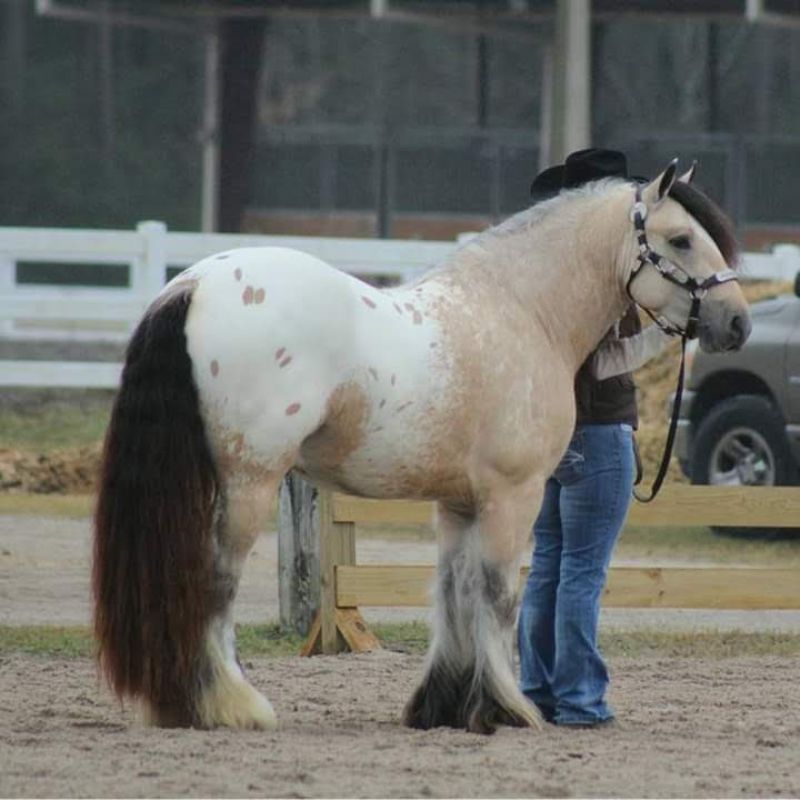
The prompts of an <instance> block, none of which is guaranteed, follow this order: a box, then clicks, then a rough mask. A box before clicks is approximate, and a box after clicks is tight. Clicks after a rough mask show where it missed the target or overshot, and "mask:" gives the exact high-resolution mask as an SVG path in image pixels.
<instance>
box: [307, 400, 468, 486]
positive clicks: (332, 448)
mask: <svg viewBox="0 0 800 800" xmlns="http://www.w3.org/2000/svg"><path fill="white" fill-rule="evenodd" d="M398 408H401V410H400V411H399V412H398V411H397V409H389V410H387V415H386V416H384V417H381V416H379V415H376V416H372V415H371V416H370V418H369V419H368V420H367V422H366V425H365V427H364V428H363V435H361V436H360V437H359V439H358V441H354V440H353V438H352V435H351V434H349V433H345V434H343V433H342V430H341V428H340V427H339V426H333V427H325V426H323V427H322V428H321V429H320V430H319V431H317V432H315V433H314V434H312V436H310V437H309V438H308V439H307V440H306V441H305V442H304V443H303V446H302V447H301V449H300V458H299V459H298V468H299V469H300V470H301V471H302V472H303V473H305V474H306V475H308V476H309V477H310V478H312V479H314V480H317V481H319V482H321V483H325V484H327V485H329V486H332V487H334V488H336V489H339V490H341V491H345V492H349V493H350V494H356V495H360V496H363V497H375V498H385V499H388V498H419V499H434V498H444V497H455V496H458V497H463V496H464V495H465V494H468V493H469V485H468V483H469V482H468V478H467V474H468V469H467V458H468V450H469V448H468V442H467V440H466V437H465V436H463V435H461V436H458V435H452V434H453V432H452V431H449V430H447V426H446V425H444V424H443V423H442V421H441V420H440V419H438V420H437V419H436V417H437V415H436V413H435V412H434V411H433V410H432V409H431V408H428V409H426V410H427V413H425V410H423V412H422V413H419V414H412V413H410V412H409V413H408V416H407V418H405V419H398V417H402V414H403V410H404V409H402V404H400V406H398ZM373 413H374V409H373ZM391 414H393V415H394V416H395V418H394V419H392V417H390V416H389V415H391ZM387 418H388V419H387Z"/></svg>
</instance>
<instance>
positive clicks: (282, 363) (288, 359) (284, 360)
mask: <svg viewBox="0 0 800 800" xmlns="http://www.w3.org/2000/svg"><path fill="white" fill-rule="evenodd" d="M291 361H292V357H291V356H286V358H284V359H283V361H281V363H280V364H278V366H279V367H280V368H281V369H283V368H284V367H285V366H287V364H290V363H291Z"/></svg>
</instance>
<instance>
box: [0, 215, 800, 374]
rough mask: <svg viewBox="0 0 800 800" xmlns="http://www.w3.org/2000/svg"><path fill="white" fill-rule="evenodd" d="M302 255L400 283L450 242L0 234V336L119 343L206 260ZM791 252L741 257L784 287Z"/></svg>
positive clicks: (798, 257)
mask: <svg viewBox="0 0 800 800" xmlns="http://www.w3.org/2000/svg"><path fill="white" fill-rule="evenodd" d="M254 245H255V246H265V245H273V246H282V247H292V248H296V249H299V250H304V251H306V252H308V253H311V254H313V255H316V256H318V257H319V258H321V259H323V260H325V261H327V262H328V263H330V264H332V265H333V266H335V267H338V268H339V269H342V270H344V271H345V272H349V273H351V274H353V275H359V276H378V277H383V278H391V279H396V280H400V281H405V280H409V279H410V278H412V277H414V276H416V275H418V274H420V273H422V272H424V271H425V270H426V269H428V268H429V267H431V266H433V265H434V264H436V263H438V262H440V261H442V260H443V259H444V258H446V257H447V256H448V255H449V254H450V253H451V252H452V250H453V249H454V248H455V247H456V246H457V244H456V243H455V242H418V241H398V240H374V239H344V238H325V237H297V236H256V235H239V234H198V233H173V232H168V231H167V228H166V226H165V225H164V224H163V223H161V222H141V223H139V225H138V226H137V227H136V230H135V231H110V230H68V229H45V228H0V338H4V339H7V340H8V339H12V340H26V339H27V340H42V339H46V340H57V341H76V340H77V341H80V340H85V341H111V342H124V341H126V340H127V337H128V336H129V335H130V332H131V331H132V329H133V327H134V325H135V324H136V322H137V320H138V319H139V317H140V315H141V313H142V312H143V310H144V309H145V308H146V307H147V305H148V304H149V303H150V301H151V300H152V299H153V297H154V296H155V295H156V293H157V292H158V291H159V290H160V289H161V287H162V286H163V285H164V283H165V282H166V280H167V274H168V270H170V269H173V268H184V267H187V266H189V265H190V264H193V263H194V262H196V261H199V260H200V259H202V258H205V257H206V256H209V255H211V254H213V253H218V252H221V251H224V250H230V249H232V248H236V247H246V246H254ZM26 263H34V264H35V263H40V264H41V263H47V264H54V263H63V264H75V265H78V264H80V265H85V264H90V265H91V264H95V265H111V266H112V267H113V266H114V265H118V266H119V267H120V269H127V270H129V280H128V285H127V286H123V287H107V288H103V287H92V286H87V287H82V286H81V287H79V286H55V285H39V284H30V283H27V284H26V283H22V282H20V280H19V270H18V266H19V265H20V264H23V265H24V264H26ZM799 271H800V247H797V246H795V245H779V246H777V247H775V249H774V250H773V251H772V252H771V253H746V254H745V256H744V259H743V266H742V274H743V276H744V277H745V278H749V279H754V280H757V279H771V280H794V277H795V275H796V274H797V273H798V272H799ZM119 370H120V367H119V365H117V364H108V363H97V362H95V363H85V362H43V361H10V360H6V361H0V386H42V387H45V386H78V387H109V388H110V387H115V386H116V385H117V383H118V379H119Z"/></svg>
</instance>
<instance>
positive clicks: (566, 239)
mask: <svg viewBox="0 0 800 800" xmlns="http://www.w3.org/2000/svg"><path fill="white" fill-rule="evenodd" d="M628 203H629V200H628V198H627V194H626V193H625V192H624V190H622V191H620V187H617V188H616V189H615V190H612V191H611V192H610V193H608V194H606V193H604V194H603V195H598V196H586V197H579V198H576V199H574V200H572V201H569V202H568V203H565V205H564V207H563V208H561V209H554V210H553V211H551V212H550V214H548V215H547V216H546V217H544V218H543V219H541V220H540V221H538V222H535V223H533V224H532V225H530V226H527V225H524V224H523V225H520V226H517V227H518V230H517V229H515V227H514V226H513V225H512V226H510V231H507V232H504V233H501V234H499V235H497V236H492V235H491V234H489V235H487V236H485V237H482V239H481V240H479V241H478V242H476V244H475V246H474V247H472V248H470V247H467V248H465V249H464V251H463V252H462V253H461V254H460V255H458V256H457V257H456V259H455V260H454V263H453V265H452V267H453V268H452V270H449V269H448V270H447V271H448V272H449V273H450V275H451V276H452V277H453V278H455V279H456V280H459V281H460V282H461V281H463V282H464V284H465V286H467V287H469V286H470V285H472V286H473V287H474V288H477V287H478V286H481V285H483V286H484V287H486V289H487V294H488V293H489V287H490V286H491V285H494V287H495V288H494V295H495V296H496V297H497V298H498V300H499V302H500V303H501V304H506V307H505V309H503V308H501V309H500V313H507V312H508V311H509V307H508V305H507V304H508V303H514V302H515V301H516V302H517V304H518V305H519V306H520V307H521V310H522V313H523V314H524V315H527V317H528V319H529V320H530V326H531V332H532V335H534V336H537V337H538V336H541V335H542V334H544V335H545V336H546V337H547V339H549V340H550V342H551V344H552V346H553V347H554V348H557V349H558V350H559V351H560V352H561V353H562V354H563V357H564V358H565V360H566V362H567V363H568V364H569V365H570V366H571V367H573V368H574V369H577V368H578V366H580V364H581V363H582V362H583V361H584V360H585V358H586V357H587V356H588V355H589V353H590V352H591V351H592V350H593V349H594V348H595V347H596V346H597V343H598V342H599V341H600V339H601V338H602V337H603V335H604V334H605V333H606V331H608V329H609V328H610V327H611V325H612V324H613V323H614V321H615V320H617V319H618V318H619V317H620V316H621V315H622V313H623V311H624V310H625V307H626V305H627V303H628V301H627V299H626V295H625V292H624V286H623V282H622V278H621V273H620V270H621V264H622V263H623V262H624V260H625V259H626V258H630V257H632V255H630V253H629V251H630V245H629V244H626V242H628V240H629V239H630V235H631V234H630V230H629V223H628V220H627V205H628ZM525 213H526V212H523V214H525ZM485 299H486V295H484V300H485Z"/></svg>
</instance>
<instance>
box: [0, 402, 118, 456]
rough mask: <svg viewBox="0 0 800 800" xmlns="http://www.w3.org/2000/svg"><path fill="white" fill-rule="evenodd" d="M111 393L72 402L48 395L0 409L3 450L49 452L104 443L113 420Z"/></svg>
mask: <svg viewBox="0 0 800 800" xmlns="http://www.w3.org/2000/svg"><path fill="white" fill-rule="evenodd" d="M112 402H113V394H112V393H111V392H95V393H88V392H84V393H80V394H78V395H76V398H75V399H74V400H72V401H70V400H69V399H62V398H59V399H57V400H49V399H47V396H46V393H38V394H33V393H31V394H30V396H29V397H26V398H15V400H14V401H10V402H8V403H4V404H3V408H2V409H0V431H2V434H0V447H8V448H12V449H16V450H28V451H33V452H43V453H45V452H49V451H51V450H59V449H64V448H72V447H86V446H88V445H92V444H95V443H97V442H99V441H101V440H102V438H103V436H104V435H105V430H106V427H107V425H108V420H109V418H110V416H111V404H112Z"/></svg>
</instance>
